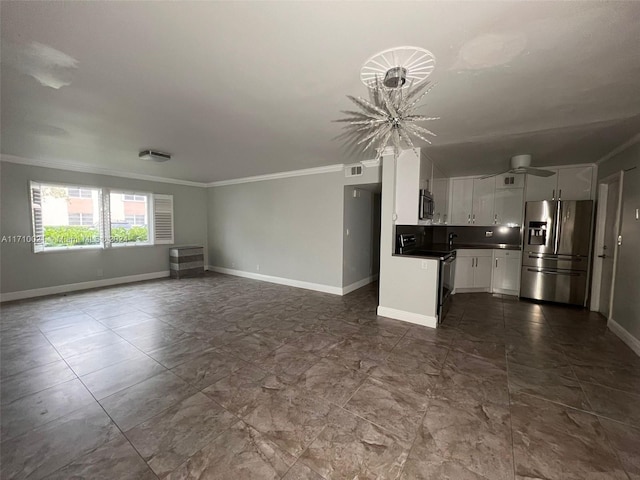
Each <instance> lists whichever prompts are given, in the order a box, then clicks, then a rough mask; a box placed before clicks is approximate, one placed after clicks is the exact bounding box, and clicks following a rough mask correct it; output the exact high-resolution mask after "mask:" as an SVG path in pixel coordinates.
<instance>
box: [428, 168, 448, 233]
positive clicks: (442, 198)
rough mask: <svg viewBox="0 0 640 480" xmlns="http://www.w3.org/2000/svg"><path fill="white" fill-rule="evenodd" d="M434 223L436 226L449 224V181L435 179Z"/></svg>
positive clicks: (433, 193)
mask: <svg viewBox="0 0 640 480" xmlns="http://www.w3.org/2000/svg"><path fill="white" fill-rule="evenodd" d="M431 193H432V195H433V204H434V207H435V208H434V212H433V221H432V223H434V224H443V223H449V179H448V178H434V179H433V191H432V192H431Z"/></svg>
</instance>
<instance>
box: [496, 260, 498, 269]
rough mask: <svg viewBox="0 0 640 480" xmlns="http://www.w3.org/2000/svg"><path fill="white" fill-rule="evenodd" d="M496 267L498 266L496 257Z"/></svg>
mask: <svg viewBox="0 0 640 480" xmlns="http://www.w3.org/2000/svg"><path fill="white" fill-rule="evenodd" d="M496 268H498V259H497V258H496Z"/></svg>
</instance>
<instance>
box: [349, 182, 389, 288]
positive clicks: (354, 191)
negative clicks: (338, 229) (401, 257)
mask: <svg viewBox="0 0 640 480" xmlns="http://www.w3.org/2000/svg"><path fill="white" fill-rule="evenodd" d="M376 216H377V217H378V218H379V216H380V205H379V204H378V203H377V202H376V201H375V194H374V192H373V191H372V190H369V189H367V186H345V187H344V222H343V232H342V234H343V261H342V265H343V268H342V284H343V286H349V285H354V284H356V285H359V284H360V283H362V282H364V281H365V280H370V279H371V277H373V276H375V275H377V273H378V270H379V251H380V248H379V244H380V230H379V228H380V223H379V221H376ZM376 255H377V256H378V258H376ZM354 286H355V285H354Z"/></svg>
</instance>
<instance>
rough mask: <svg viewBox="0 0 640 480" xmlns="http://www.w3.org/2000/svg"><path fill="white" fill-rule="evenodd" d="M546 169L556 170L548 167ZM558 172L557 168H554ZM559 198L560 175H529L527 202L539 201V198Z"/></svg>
mask: <svg viewBox="0 0 640 480" xmlns="http://www.w3.org/2000/svg"><path fill="white" fill-rule="evenodd" d="M545 170H554V169H549V168H546V169H545ZM554 171H556V172H557V170H554ZM554 195H555V199H556V200H557V198H558V175H557V173H556V175H552V176H550V177H536V176H535V175H527V180H526V194H525V198H526V201H527V202H537V201H539V200H553V199H554Z"/></svg>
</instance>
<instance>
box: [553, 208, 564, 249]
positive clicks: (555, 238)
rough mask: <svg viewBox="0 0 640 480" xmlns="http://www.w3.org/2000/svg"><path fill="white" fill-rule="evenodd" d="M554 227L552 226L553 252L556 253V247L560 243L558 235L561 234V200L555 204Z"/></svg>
mask: <svg viewBox="0 0 640 480" xmlns="http://www.w3.org/2000/svg"><path fill="white" fill-rule="evenodd" d="M554 220H555V227H554V232H553V233H554V235H553V253H554V254H556V255H557V254H558V247H559V244H560V235H561V234H562V230H561V223H562V222H561V221H562V202H558V203H557V204H556V218H555V219H554Z"/></svg>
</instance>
